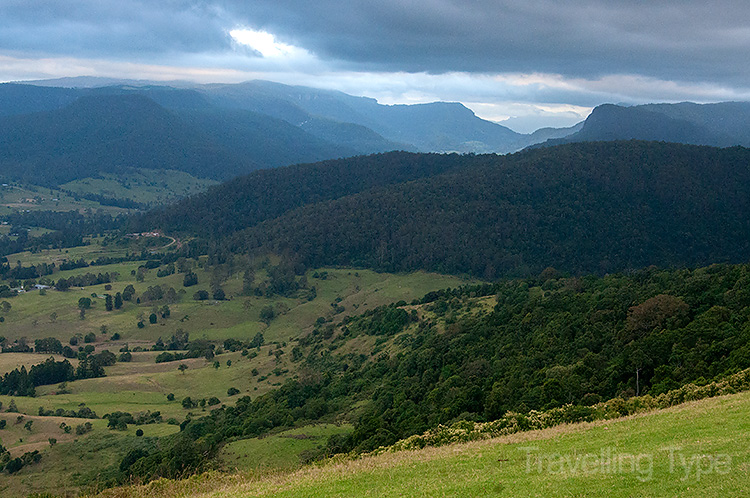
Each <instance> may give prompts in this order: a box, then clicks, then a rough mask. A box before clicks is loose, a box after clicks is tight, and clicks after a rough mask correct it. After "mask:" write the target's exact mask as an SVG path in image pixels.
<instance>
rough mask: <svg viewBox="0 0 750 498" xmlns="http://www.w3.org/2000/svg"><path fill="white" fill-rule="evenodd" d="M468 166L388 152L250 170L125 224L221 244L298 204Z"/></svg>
mask: <svg viewBox="0 0 750 498" xmlns="http://www.w3.org/2000/svg"><path fill="white" fill-rule="evenodd" d="M473 163H474V160H473V159H472V158H471V157H467V156H459V155H457V154H451V155H440V154H412V153H406V152H391V153H387V154H378V155H373V156H360V157H353V158H348V159H337V160H331V161H324V162H320V163H315V164H302V165H296V166H288V167H284V168H275V169H270V170H261V171H255V172H253V173H251V174H249V175H246V176H243V177H239V178H235V179H233V180H231V181H228V182H226V183H224V184H222V185H217V186H216V187H212V188H211V189H209V190H208V191H207V192H205V193H202V194H199V195H195V196H192V197H189V198H186V199H183V200H182V201H180V202H178V203H176V204H174V205H171V206H165V207H163V208H160V209H157V210H154V211H151V212H149V213H146V214H144V215H142V216H139V217H135V218H134V219H133V220H132V221H131V224H132V228H133V229H139V230H141V229H142V230H146V229H149V228H151V227H162V228H164V229H166V230H169V231H176V232H180V233H182V234H185V235H199V236H201V237H207V238H210V239H212V240H221V239H223V238H225V237H226V236H227V235H230V234H232V233H234V232H236V231H238V230H242V229H244V228H247V227H249V226H254V225H256V224H258V223H260V222H261V221H264V220H267V219H271V218H276V217H278V216H280V215H282V214H284V213H286V212H287V211H290V210H293V209H296V208H298V207H301V206H304V205H308V204H315V203H318V202H323V201H328V200H331V199H338V198H340V197H344V196H347V195H351V194H356V193H358V192H362V191H366V190H368V189H371V188H374V187H381V186H385V185H393V184H398V183H403V182H408V181H411V180H415V179H418V178H423V177H429V176H434V175H439V174H441V173H444V172H446V171H451V170H454V169H460V168H463V167H468V166H470V165H472V164H473Z"/></svg>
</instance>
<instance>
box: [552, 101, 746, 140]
mask: <svg viewBox="0 0 750 498" xmlns="http://www.w3.org/2000/svg"><path fill="white" fill-rule="evenodd" d="M749 125H750V103H747V102H723V103H719V104H693V103H688V102H684V103H680V104H647V105H640V106H632V107H624V106H619V105H613V104H605V105H601V106H598V107H596V108H595V109H594V110H593V112H592V113H591V115H590V116H589V117H588V118H587V119H586V121H585V122H584V124H583V127H582V128H581V130H580V131H578V132H577V133H574V134H572V135H569V136H567V137H565V138H561V139H557V140H550V141H549V142H547V143H545V145H557V144H561V143H570V142H587V141H607V140H631V139H636V140H654V141H664V142H675V143H685V144H694V145H713V146H718V147H728V146H733V145H743V146H748V145H750V126H749Z"/></svg>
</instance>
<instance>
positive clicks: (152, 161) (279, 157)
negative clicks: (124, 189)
mask: <svg viewBox="0 0 750 498" xmlns="http://www.w3.org/2000/svg"><path fill="white" fill-rule="evenodd" d="M29 88H34V87H29ZM65 95H68V94H65ZM68 96H69V95H68ZM150 97H154V98H156V99H157V100H159V101H160V102H162V103H164V104H166V105H169V106H170V107H171V109H169V110H168V109H166V108H164V107H163V106H161V105H159V104H157V103H156V102H155V101H154V100H152V99H151V98H150ZM55 102H57V101H55ZM376 141H377V140H374V141H373V142H376ZM357 153H358V151H357V150H355V149H352V148H348V147H345V146H337V145H334V144H332V143H330V142H327V141H325V140H323V139H320V138H316V137H315V136H313V135H312V134H310V133H307V132H305V131H304V130H303V129H301V128H299V127H296V126H293V125H291V124H289V123H287V122H285V121H282V120H279V119H275V118H272V117H269V116H263V115H260V114H256V113H252V112H249V111H241V110H226V109H217V108H215V107H213V106H212V105H211V104H210V103H208V102H207V101H206V100H205V97H204V96H203V95H201V94H199V93H197V92H194V91H182V90H173V89H163V88H156V89H153V88H146V89H143V90H138V91H129V90H126V89H121V88H115V89H106V91H105V90H100V89H97V90H95V91H92V92H91V94H90V95H84V96H78V97H76V100H73V101H72V103H70V104H68V105H66V106H65V107H62V108H59V109H55V110H47V111H44V112H38V113H32V114H20V115H12V116H6V117H3V118H0V175H2V176H3V178H4V179H5V180H6V181H7V180H9V179H10V180H23V181H27V182H30V183H35V184H44V185H58V184H61V183H65V182H68V181H71V180H75V179H79V178H85V177H88V176H93V175H96V174H98V173H101V172H108V173H116V172H118V171H119V170H122V169H123V168H145V169H155V170H164V169H173V170H179V171H185V172H187V173H190V174H192V175H194V176H196V177H200V178H212V179H228V178H232V177H235V176H238V175H240V174H243V173H248V172H250V171H253V170H256V169H260V168H268V167H275V166H281V165H287V164H294V163H298V162H311V161H321V160H324V159H329V158H332V157H342V156H351V155H355V154H357Z"/></svg>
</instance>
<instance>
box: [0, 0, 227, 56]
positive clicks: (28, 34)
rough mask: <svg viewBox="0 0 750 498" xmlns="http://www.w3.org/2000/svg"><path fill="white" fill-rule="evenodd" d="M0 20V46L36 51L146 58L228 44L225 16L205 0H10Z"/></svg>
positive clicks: (2, 7) (1, 7) (2, 8)
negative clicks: (0, 23) (63, 0)
mask: <svg viewBox="0 0 750 498" xmlns="http://www.w3.org/2000/svg"><path fill="white" fill-rule="evenodd" d="M0 19H2V28H1V29H0V50H3V51H14V52H18V53H23V54H33V55H39V56H69V57H107V58H115V59H118V58H123V59H135V60H141V59H143V60H149V59H155V58H159V57H161V56H164V55H172V56H174V55H175V54H191V53H202V52H211V51H221V50H226V49H227V48H228V47H229V45H230V40H229V36H228V35H227V33H226V27H227V23H228V22H230V21H228V20H227V19H226V18H224V17H223V14H222V11H221V9H220V8H218V7H217V6H215V5H211V4H210V3H205V2H184V1H164V2H162V1H148V0H142V1H139V0H120V1H108V0H73V1H67V2H60V1H56V0H34V1H33V2H29V1H23V0H10V1H3V2H1V3H0Z"/></svg>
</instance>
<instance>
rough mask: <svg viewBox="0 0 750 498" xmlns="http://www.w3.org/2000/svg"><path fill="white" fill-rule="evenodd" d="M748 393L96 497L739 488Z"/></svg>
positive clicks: (749, 481)
mask: <svg viewBox="0 0 750 498" xmlns="http://www.w3.org/2000/svg"><path fill="white" fill-rule="evenodd" d="M748 413H750V393H742V394H736V395H731V396H723V397H719V398H713V399H709V400H703V401H699V402H692V403H686V404H683V405H680V406H677V407H673V408H670V409H666V410H662V411H658V412H653V413H649V414H644V415H638V416H633V417H628V418H624V419H619V420H610V421H602V422H594V423H582V424H575V425H567V426H561V427H555V428H552V429H545V430H541V431H533V432H526V433H520V434H515V435H512V436H506V437H502V438H498V439H493V440H489V441H480V442H472V443H465V444H455V445H450V446H444V447H441V448H428V449H424V450H419V451H403V452H398V453H385V454H381V455H378V456H374V457H364V458H361V459H359V460H355V461H341V462H330V463H328V464H325V465H321V466H315V467H307V468H304V469H302V470H299V471H297V472H294V473H289V474H283V475H278V474H277V475H271V476H266V477H261V478H248V477H241V476H220V475H205V476H199V477H195V478H192V479H190V480H188V481H183V482H176V483H175V482H170V481H159V482H155V483H152V484H151V485H148V486H145V487H130V488H120V489H113V490H108V491H106V492H105V493H103V494H102V495H100V496H101V497H102V498H105V497H106V498H115V497H116V498H126V497H127V498H129V497H135V496H138V497H155V496H159V497H166V496H169V497H191V498H198V497H201V498H246V497H255V496H279V497H335V496H341V497H352V496H461V497H467V496H498V497H517V496H528V497H547V496H560V497H581V496H586V497H610V498H613V497H614V498H619V497H622V498H626V497H632V496H649V497H674V496H688V497H692V496H694V497H713V496H716V497H740V496H746V490H747V488H748V486H750V475H748V470H749V469H750V467H749V463H750V462H749V460H750V444H749V443H750V418H748Z"/></svg>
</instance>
